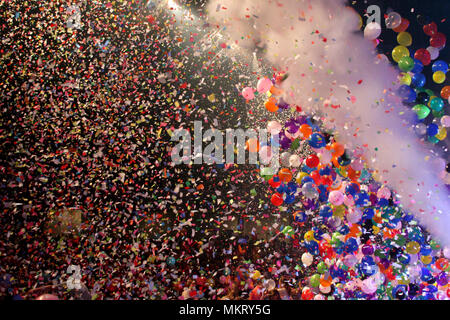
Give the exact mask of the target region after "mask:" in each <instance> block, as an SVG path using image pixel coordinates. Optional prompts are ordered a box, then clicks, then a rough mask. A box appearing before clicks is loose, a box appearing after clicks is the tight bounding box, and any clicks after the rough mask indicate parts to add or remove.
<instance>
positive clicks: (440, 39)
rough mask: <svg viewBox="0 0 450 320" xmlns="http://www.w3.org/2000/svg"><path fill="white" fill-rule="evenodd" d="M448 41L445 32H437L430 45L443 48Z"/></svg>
mask: <svg viewBox="0 0 450 320" xmlns="http://www.w3.org/2000/svg"><path fill="white" fill-rule="evenodd" d="M446 42H447V37H446V36H445V34H443V33H440V32H438V33H436V34H434V35H433V36H432V37H431V39H430V45H431V46H432V47H435V48H442V47H444V46H445V43H446Z"/></svg>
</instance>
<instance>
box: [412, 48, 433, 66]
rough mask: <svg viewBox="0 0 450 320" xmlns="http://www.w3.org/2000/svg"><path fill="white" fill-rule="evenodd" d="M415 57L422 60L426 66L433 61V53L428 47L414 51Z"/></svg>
mask: <svg viewBox="0 0 450 320" xmlns="http://www.w3.org/2000/svg"><path fill="white" fill-rule="evenodd" d="M414 58H415V59H417V60H419V61H420V62H422V64H423V65H424V66H427V65H429V64H430V63H431V54H430V51H428V50H427V49H419V50H417V51H416V52H415V53H414Z"/></svg>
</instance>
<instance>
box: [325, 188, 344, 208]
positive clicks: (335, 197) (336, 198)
mask: <svg viewBox="0 0 450 320" xmlns="http://www.w3.org/2000/svg"><path fill="white" fill-rule="evenodd" d="M328 201H330V202H331V204H333V205H335V206H340V205H341V204H343V203H344V195H343V194H342V192H340V191H338V190H334V191H331V192H330V194H329V196H328Z"/></svg>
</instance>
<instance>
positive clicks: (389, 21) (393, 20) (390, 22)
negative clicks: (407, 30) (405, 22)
mask: <svg viewBox="0 0 450 320" xmlns="http://www.w3.org/2000/svg"><path fill="white" fill-rule="evenodd" d="M385 23H386V28H388V29H395V28H397V27H399V26H400V24H401V23H402V17H401V15H399V14H398V13H397V12H391V13H389V14H388V16H387V17H386V19H385Z"/></svg>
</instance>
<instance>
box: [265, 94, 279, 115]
mask: <svg viewBox="0 0 450 320" xmlns="http://www.w3.org/2000/svg"><path fill="white" fill-rule="evenodd" d="M276 102H277V100H276V99H275V98H274V97H270V98H269V100H267V102H266V104H265V107H266V109H267V110H269V111H270V112H276V111H277V110H278V106H277V105H276Z"/></svg>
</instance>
